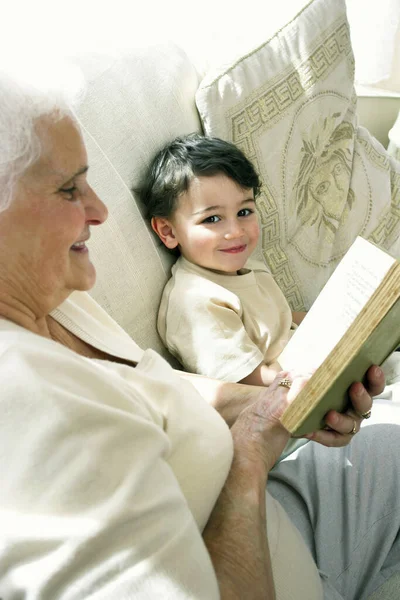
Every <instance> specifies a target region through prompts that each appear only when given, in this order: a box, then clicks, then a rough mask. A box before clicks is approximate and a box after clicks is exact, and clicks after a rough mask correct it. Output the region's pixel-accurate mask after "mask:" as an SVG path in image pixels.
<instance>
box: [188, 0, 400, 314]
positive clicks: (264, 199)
mask: <svg viewBox="0 0 400 600" xmlns="http://www.w3.org/2000/svg"><path fill="white" fill-rule="evenodd" d="M196 101H197V106H198V109H199V112H200V115H201V118H202V121H203V126H204V129H205V131H206V133H207V134H208V135H214V136H217V137H221V138H223V139H227V140H230V141H233V142H234V143H235V144H236V145H238V146H239V147H240V148H241V149H242V150H243V151H244V152H245V154H246V155H247V156H248V157H249V158H250V159H251V160H252V161H253V163H254V164H255V166H256V168H257V170H258V172H259V174H260V175H261V179H262V182H263V188H262V193H261V196H260V198H259V200H258V209H259V214H260V220H261V228H262V237H261V242H260V249H261V252H262V256H263V257H264V259H265V260H266V262H267V264H268V265H269V267H270V268H271V271H272V273H273V275H274V277H275V279H276V281H277V282H278V284H279V285H280V287H281V289H282V290H283V292H284V293H285V295H286V297H287V299H288V301H289V303H290V304H291V306H292V308H293V309H294V310H304V309H308V308H309V307H310V305H311V304H312V303H313V301H314V299H315V298H316V296H317V295H318V293H319V291H320V290H321V288H322V287H323V285H324V283H325V282H326V281H327V279H328V278H329V276H330V274H331V273H332V271H333V270H334V268H335V266H336V265H337V263H338V261H339V260H340V259H341V258H342V256H343V255H344V253H345V252H346V250H347V249H348V247H349V246H350V244H351V243H352V241H353V240H354V239H355V237H356V236H357V235H362V236H364V237H367V238H369V239H370V240H372V241H374V242H376V243H378V244H379V245H381V246H383V247H385V248H386V249H387V250H388V251H391V252H392V253H393V254H395V255H396V256H398V257H400V241H399V233H400V167H399V165H398V163H396V162H395V161H394V160H392V159H391V158H389V156H388V155H387V153H386V151H385V150H384V148H383V147H382V146H381V145H380V144H379V143H378V142H377V141H376V140H374V139H373V138H372V137H371V136H370V135H369V133H368V132H367V131H366V130H364V129H361V128H358V126H357V116H356V103H357V98H356V94H355V90H354V57H353V53H352V47H351V40H350V31H349V26H348V22H347V17H346V4H345V0H314V1H313V2H310V3H309V4H308V5H307V6H306V7H305V8H303V10H302V11H301V12H300V13H298V14H297V15H296V16H295V17H294V19H293V20H292V21H291V22H290V23H288V24H287V25H286V26H285V27H283V28H282V29H281V30H280V31H278V32H277V33H276V34H275V35H274V36H273V37H272V38H271V39H269V40H267V41H266V42H265V43H264V44H263V45H261V46H260V47H258V48H257V49H255V50H254V51H252V52H250V53H248V54H246V55H245V56H242V57H241V58H239V59H238V60H236V61H234V62H232V64H230V65H226V64H225V65H224V66H223V67H221V68H217V69H214V70H212V71H210V72H209V73H208V74H207V76H206V77H205V78H204V80H203V81H202V83H201V85H200V88H199V90H198V92H197V96H196Z"/></svg>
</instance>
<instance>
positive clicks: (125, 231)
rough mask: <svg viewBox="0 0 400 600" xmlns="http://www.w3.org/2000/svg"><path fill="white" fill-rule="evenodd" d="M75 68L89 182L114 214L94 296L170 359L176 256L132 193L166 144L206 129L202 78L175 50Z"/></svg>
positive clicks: (87, 59)
mask: <svg viewBox="0 0 400 600" xmlns="http://www.w3.org/2000/svg"><path fill="white" fill-rule="evenodd" d="M76 61H77V62H78V63H79V65H80V67H81V68H82V70H83V72H84V74H85V77H86V78H87V82H88V88H87V94H86V97H85V99H84V101H83V103H82V105H81V106H80V108H79V113H78V117H79V120H80V123H81V126H82V130H83V134H84V138H85V143H86V146H87V150H88V156H89V165H90V170H89V181H90V183H91V185H92V186H93V188H94V189H95V191H96V192H97V194H98V195H99V196H100V198H101V199H102V200H103V201H104V202H105V203H106V205H107V206H108V209H109V218H108V220H107V222H106V223H105V224H104V225H102V226H101V227H93V228H92V238H91V241H90V246H89V247H90V252H91V257H92V259H93V262H94V264H95V265H96V269H97V274H98V277H97V282H96V285H95V287H94V289H93V290H92V292H91V293H92V295H93V297H94V298H95V299H96V300H97V301H98V302H99V303H100V304H101V306H103V307H104V308H105V309H106V310H107V311H108V312H109V314H110V315H111V316H112V317H114V318H115V320H116V321H117V322H118V323H119V324H120V325H121V326H122V327H123V328H124V329H125V330H126V331H127V332H128V333H129V334H130V335H131V336H132V337H133V338H134V339H135V341H136V342H137V343H138V344H139V345H140V346H141V347H143V348H148V347H151V348H153V349H155V350H157V351H158V352H160V353H161V354H163V355H164V356H167V358H170V357H169V356H168V355H167V353H166V350H165V348H164V346H163V345H162V343H161V341H160V339H159V337H158V334H157V331H156V315H157V310H158V304H159V300H160V296H161V293H162V289H163V286H164V284H165V282H166V280H167V279H168V277H169V267H170V264H171V262H172V257H170V256H169V255H168V253H167V252H166V251H164V250H163V249H162V248H160V244H159V242H158V239H157V240H156V239H155V236H154V235H153V234H152V232H151V231H150V229H149V227H148V224H147V223H146V222H145V220H144V219H143V217H142V214H141V211H140V207H139V206H138V205H137V204H136V201H135V199H134V197H133V195H132V193H131V189H132V188H135V187H137V186H138V183H139V181H140V178H141V177H142V175H143V171H144V169H145V168H146V167H147V165H148V163H149V161H150V159H151V158H152V157H153V155H154V154H155V152H156V151H157V150H159V148H160V147H161V146H162V145H164V144H165V143H167V142H168V141H170V140H172V139H173V138H174V137H176V136H177V135H182V134H185V133H189V132H192V131H200V130H201V126H200V121H199V117H198V113H197V110H196V106H195V101H194V96H195V91H196V89H197V87H198V84H199V76H198V74H197V72H196V70H195V69H194V67H193V65H192V63H191V62H190V61H189V59H188V58H187V56H186V55H185V53H184V52H183V51H182V50H181V49H179V48H178V47H177V46H175V45H173V44H172V43H171V44H169V43H167V44H163V45H161V46H160V45H158V46H152V47H150V48H146V49H141V48H138V49H135V50H132V52H130V53H129V52H126V53H124V54H123V55H122V56H114V55H98V54H97V55H91V56H81V57H80V58H79V59H78V58H77V59H76Z"/></svg>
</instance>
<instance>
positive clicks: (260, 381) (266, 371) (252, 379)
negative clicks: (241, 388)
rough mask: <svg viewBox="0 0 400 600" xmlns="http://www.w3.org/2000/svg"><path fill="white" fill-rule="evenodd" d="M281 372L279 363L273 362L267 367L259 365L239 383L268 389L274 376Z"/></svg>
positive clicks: (263, 364)
mask: <svg viewBox="0 0 400 600" xmlns="http://www.w3.org/2000/svg"><path fill="white" fill-rule="evenodd" d="M281 370H282V367H281V366H280V364H279V363H277V362H274V363H271V364H269V365H266V364H265V363H261V364H260V365H258V367H256V368H255V369H254V371H253V372H252V373H250V374H249V375H247V376H246V377H244V378H243V379H241V380H240V382H239V383H245V384H248V385H258V386H261V385H263V386H265V387H268V386H269V385H271V383H272V382H273V380H274V379H275V377H276V374H277V373H279V371H281Z"/></svg>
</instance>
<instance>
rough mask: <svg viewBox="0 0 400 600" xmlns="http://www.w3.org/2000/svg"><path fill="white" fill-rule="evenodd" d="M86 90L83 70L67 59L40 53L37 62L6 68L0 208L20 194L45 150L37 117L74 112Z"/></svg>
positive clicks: (0, 71)
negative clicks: (44, 56)
mask: <svg viewBox="0 0 400 600" xmlns="http://www.w3.org/2000/svg"><path fill="white" fill-rule="evenodd" d="M83 93H84V79H83V75H82V72H81V71H80V69H79V68H78V67H77V66H76V65H74V64H73V63H72V62H67V61H65V60H58V61H54V62H53V61H49V60H48V59H45V60H40V59H38V58H37V57H36V60H35V63H34V64H32V62H31V61H29V62H28V61H27V60H26V57H24V61H23V63H20V64H18V62H17V61H15V62H14V63H13V64H9V65H7V67H6V68H4V66H3V65H1V66H0V211H2V210H5V209H6V208H7V207H8V206H9V204H10V202H11V200H12V198H13V195H14V188H15V184H16V182H17V181H18V179H19V178H20V177H21V175H22V174H23V173H24V172H25V170H26V169H27V168H28V167H29V166H30V165H31V164H33V163H34V162H35V161H36V160H37V159H38V158H39V157H40V154H41V141H40V139H39V137H38V135H37V133H36V131H35V125H36V122H37V119H39V118H40V117H44V116H48V117H50V118H54V119H55V120H57V119H59V118H62V117H63V116H66V115H71V116H73V115H74V110H75V107H76V105H77V104H78V102H79V101H80V99H81V98H82V96H83Z"/></svg>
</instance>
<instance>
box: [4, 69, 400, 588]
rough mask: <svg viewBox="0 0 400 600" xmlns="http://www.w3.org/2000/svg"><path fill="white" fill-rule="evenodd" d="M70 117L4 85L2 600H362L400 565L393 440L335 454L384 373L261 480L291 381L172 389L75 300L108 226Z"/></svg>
mask: <svg viewBox="0 0 400 600" xmlns="http://www.w3.org/2000/svg"><path fill="white" fill-rule="evenodd" d="M59 79H61V81H63V83H66V82H67V80H68V77H67V76H66V75H65V76H63V77H61V78H59ZM51 80H52V79H51V78H50V77H49V78H48V79H47V80H45V83H48V82H49V81H51ZM71 107H72V100H71V97H69V96H68V95H66V94H65V93H63V89H61V88H59V87H57V86H56V85H53V86H50V87H49V86H45V85H44V86H42V87H40V86H39V85H38V84H36V85H32V84H30V85H27V84H25V83H24V81H23V79H21V78H19V79H17V78H16V77H15V76H13V77H11V76H9V75H7V74H6V73H4V72H3V73H1V74H0V131H1V149H0V152H1V155H0V169H1V171H0V194H1V202H2V204H1V208H2V210H1V213H0V244H1V251H0V277H1V285H0V317H1V318H0V378H1V382H2V384H1V388H2V390H1V397H0V403H1V409H2V410H1V420H0V435H1V440H2V445H1V448H2V451H1V453H0V469H1V471H0V472H1V495H0V514H1V526H0V540H1V543H0V597H1V598H2V599H3V600H16V599H17V598H32V599H33V598H36V599H41V600H56V599H57V600H58V599H65V600H67V599H68V600H78V599H82V600H83V599H89V598H90V599H93V600H100V599H102V600H103V599H113V600H114V599H122V598H125V599H131V598H132V599H133V598H135V599H146V600H147V599H149V600H154V599H155V598H173V599H174V600H179V599H184V598H196V599H204V600H212V599H213V598H215V599H217V598H219V597H221V598H224V599H233V598H238V599H239V598H240V599H242V598H246V599H250V598H279V599H294V598H296V599H307V600H313V599H317V598H318V599H320V598H322V597H325V598H332V599H338V598H342V597H343V598H346V599H350V598H354V599H355V598H357V599H358V600H359V599H361V598H367V597H368V595H369V594H370V593H371V592H372V591H373V590H374V589H375V588H377V587H379V585H380V584H381V583H383V582H384V580H385V579H386V578H388V577H389V576H390V575H391V574H392V573H393V572H394V571H395V570H398V569H399V566H400V560H399V539H400V536H399V509H398V504H399V502H398V500H399V499H398V489H399V484H398V482H399V477H400V461H399V460H398V456H399V452H400V444H399V427H398V426H397V425H390V426H389V425H388V426H376V427H367V428H363V430H362V431H361V432H360V433H358V434H357V435H356V436H355V437H354V439H353V442H352V444H351V445H349V446H347V444H348V442H349V440H350V438H351V437H352V435H351V434H352V433H353V428H354V426H355V428H356V430H357V432H358V431H359V428H360V423H361V420H362V419H361V417H360V416H359V415H361V414H362V413H366V412H368V411H369V410H370V408H371V405H372V402H371V395H374V394H377V393H379V392H380V391H381V390H382V388H383V383H384V381H383V379H384V378H383V375H382V372H381V371H380V369H378V368H377V367H373V368H371V369H370V371H369V373H368V376H369V387H368V390H366V389H365V388H364V387H363V385H362V384H361V383H355V384H353V386H352V388H351V390H350V396H351V399H352V403H353V409H352V410H351V411H349V412H348V414H344V415H339V414H337V413H334V412H332V413H330V414H329V415H328V416H327V423H328V424H329V425H330V427H331V430H330V431H321V432H318V433H316V434H315V437H314V439H315V440H316V441H317V442H321V444H322V445H321V444H314V443H313V444H307V445H306V447H304V448H302V449H301V450H300V451H298V453H297V454H295V455H292V456H291V457H290V459H291V460H288V461H284V462H282V463H280V464H279V465H278V466H276V467H275V468H274V465H275V463H276V461H277V458H278V457H279V456H280V454H281V452H282V450H283V448H284V446H285V444H286V443H287V442H288V438H289V435H288V433H287V432H286V431H285V430H284V429H283V427H282V426H281V425H280V422H279V416H280V415H281V414H282V412H283V410H284V408H285V406H287V404H288V403H289V402H290V401H291V399H292V398H293V397H294V395H295V394H296V391H297V390H298V389H299V387H300V386H301V385H302V384H303V380H302V379H300V378H294V380H293V385H292V387H291V389H290V390H288V389H287V387H284V386H282V385H279V382H280V379H281V378H282V377H285V376H287V375H288V374H287V373H281V374H280V377H278V378H277V380H276V381H274V383H273V384H272V385H271V386H270V388H268V389H264V388H261V389H260V388H252V387H251V386H241V385H239V384H226V385H223V384H219V383H218V382H213V381H207V380H204V379H202V378H199V377H194V376H193V377H190V375H185V376H184V375H183V374H181V373H179V372H175V371H173V370H172V368H170V366H169V365H168V364H166V363H165V362H164V361H163V360H162V359H161V358H160V357H159V356H157V355H156V354H155V353H154V352H153V351H151V350H146V351H142V350H141V349H140V348H138V346H137V345H136V344H135V343H134V342H133V341H132V339H131V338H130V337H129V336H128V335H127V334H126V333H125V332H124V331H123V330H121V328H120V327H119V326H118V325H117V324H116V323H115V322H114V321H113V320H112V319H111V318H110V317H109V316H108V315H107V314H106V313H105V312H104V311H103V310H102V309H101V308H100V307H99V306H98V305H97V304H96V303H95V302H94V301H93V300H92V299H91V298H90V296H89V295H87V294H86V293H85V291H86V290H89V289H90V288H91V287H92V286H93V284H94V281H95V269H94V266H93V265H92V263H91V261H90V257H89V252H88V248H87V245H86V243H87V241H88V240H89V238H90V229H91V227H92V226H95V225H101V223H103V222H104V220H105V219H106V217H107V210H106V208H105V206H104V204H103V203H102V202H101V200H100V199H99V198H98V197H97V196H96V194H95V192H94V191H93V190H92V188H91V187H90V185H89V184H88V182H87V171H88V159H87V155H86V151H85V147H84V144H83V141H82V137H81V133H80V131H79V127H78V124H77V122H76V120H75V118H74V114H73V111H72V108H71ZM193 384H194V385H193ZM196 388H197V389H196ZM198 390H200V391H201V393H202V395H201V394H200V393H199V391H198ZM202 396H203V397H202ZM205 396H207V400H208V403H206V402H205V401H204V397H205ZM215 409H216V410H215ZM221 415H222V417H224V418H222V417H221ZM227 423H228V424H227ZM349 432H351V433H349ZM323 445H326V446H337V448H333V449H332V448H330V449H329V448H324V447H323ZM371 448H372V452H370V450H371ZM383 464H384V465H385V474H384V476H383V470H382V465H383ZM267 479H268V485H267ZM266 485H267V487H266ZM268 489H270V490H271V491H272V492H273V495H270V494H269V493H268V491H267V490H268ZM273 496H275V497H279V499H280V501H277V500H276V499H275V498H274V497H273ZM382 507H383V508H382ZM285 508H286V510H287V511H289V513H290V515H289V516H288V514H287V512H286V511H285ZM378 521H379V527H377V526H376V523H377V522H378ZM293 523H295V525H296V526H297V527H295V525H294V524H293Z"/></svg>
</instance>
